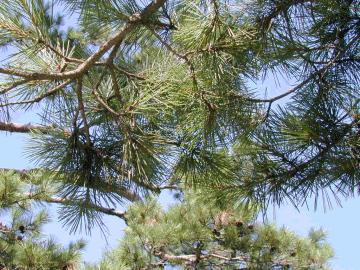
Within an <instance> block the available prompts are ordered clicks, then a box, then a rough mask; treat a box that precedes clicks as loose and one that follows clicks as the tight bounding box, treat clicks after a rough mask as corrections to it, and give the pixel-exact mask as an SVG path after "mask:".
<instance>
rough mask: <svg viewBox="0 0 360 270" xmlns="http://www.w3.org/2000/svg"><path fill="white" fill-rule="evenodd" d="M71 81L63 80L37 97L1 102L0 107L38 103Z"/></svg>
mask: <svg viewBox="0 0 360 270" xmlns="http://www.w3.org/2000/svg"><path fill="white" fill-rule="evenodd" d="M71 82H72V80H68V81H65V82H63V83H61V84H59V85H57V86H55V87H54V88H52V89H50V90H48V91H46V92H45V93H43V94H40V95H38V96H37V97H34V98H32V99H28V100H21V101H16V102H8V103H3V104H0V107H7V106H13V105H23V104H34V103H38V102H40V101H42V100H43V99H44V98H46V97H49V96H52V95H54V94H56V93H57V92H59V91H60V90H61V89H63V88H64V87H65V86H67V85H69V84H70V83H71Z"/></svg>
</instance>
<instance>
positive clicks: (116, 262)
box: [86, 193, 333, 270]
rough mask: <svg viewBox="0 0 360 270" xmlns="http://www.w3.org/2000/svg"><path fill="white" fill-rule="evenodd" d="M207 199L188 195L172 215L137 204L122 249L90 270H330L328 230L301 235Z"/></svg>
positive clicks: (253, 210) (151, 202) (249, 210)
mask: <svg viewBox="0 0 360 270" xmlns="http://www.w3.org/2000/svg"><path fill="white" fill-rule="evenodd" d="M203 197H204V195H203V194H201V193H197V194H187V195H186V196H185V198H184V199H183V201H182V202H179V203H176V204H174V205H172V206H171V207H170V208H169V209H168V210H167V211H164V210H163V209H162V208H161V206H160V205H159V204H158V203H157V202H156V200H155V199H148V200H147V201H146V202H145V203H139V204H135V205H133V206H131V207H130V209H129V211H128V212H127V215H126V218H127V225H128V227H127V228H126V229H125V236H124V238H123V239H122V240H121V242H120V245H119V247H118V248H117V249H115V250H114V251H112V252H110V253H108V254H106V256H105V258H104V260H103V261H102V262H101V263H100V264H99V265H98V266H88V267H87V268H86V269H89V270H90V269H91V270H92V269H101V270H107V269H253V270H255V269H259V270H260V269H262V270H264V269H309V270H310V269H329V268H328V260H329V259H330V258H331V257H332V256H333V251H332V249H331V248H330V246H329V244H328V243H326V241H325V233H324V231H322V230H313V231H311V232H310V233H309V236H308V237H299V236H297V235H295V234H294V233H293V232H291V231H289V230H287V229H286V228H276V227H275V226H273V225H271V224H261V223H258V222H255V221H256V214H257V211H258V209H257V207H254V206H253V207H249V206H244V205H239V206H237V207H229V206H228V205H227V206H225V205H224V204H222V205H219V204H216V203H215V204H214V203H212V202H213V201H212V200H211V201H209V200H207V201H204V199H203ZM169 267H170V268H169Z"/></svg>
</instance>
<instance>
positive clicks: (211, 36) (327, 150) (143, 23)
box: [0, 0, 360, 253]
mask: <svg viewBox="0 0 360 270" xmlns="http://www.w3.org/2000/svg"><path fill="white" fill-rule="evenodd" d="M359 5H360V3H359V1H357V0H346V1H343V0H318V1H313V0H285V1H280V0H247V1H245V0H243V1H241V0H226V1H225V0H224V1H220V0H194V1H193V0H191V1H190V0H181V1H180V0H153V1H132V0H111V1H104V0H78V1H73V0H57V1H45V0H2V1H1V3H0V46H2V47H3V48H4V49H5V50H7V49H9V51H8V53H7V54H8V56H7V57H6V59H4V60H3V61H2V63H1V65H0V130H2V131H7V132H20V133H27V134H28V135H29V143H28V147H27V149H25V151H26V154H27V156H28V158H29V160H31V161H33V162H34V163H36V167H34V168H32V169H30V170H21V171H16V170H11V168H4V169H3V170H2V171H1V179H0V180H1V185H2V188H1V190H0V192H1V194H3V199H2V200H3V201H2V207H7V208H8V207H10V208H11V207H13V206H14V205H15V206H16V205H17V204H18V202H19V201H21V202H24V203H25V202H26V203H27V204H28V205H30V206H31V205H32V204H33V203H34V202H46V203H56V204H59V205H61V207H62V211H60V213H61V215H60V216H59V218H60V220H61V221H62V222H63V224H64V225H65V226H66V227H68V228H69V230H70V231H71V232H75V231H77V230H79V229H85V230H86V231H88V232H89V231H90V230H91V229H92V228H93V227H94V226H100V227H103V226H105V225H106V224H103V222H102V215H103V214H110V215H114V216H118V217H120V218H125V216H124V212H121V211H118V210H116V208H118V206H119V205H121V204H122V203H124V202H127V201H130V202H139V201H140V202H141V201H143V200H144V198H145V197H146V196H148V195H153V196H154V195H157V194H159V193H161V191H162V190H164V189H170V190H175V191H179V192H182V191H186V190H190V189H198V188H201V189H206V190H208V192H209V193H212V194H215V197H216V198H217V199H219V200H220V201H223V202H224V203H230V204H234V203H235V204H238V203H241V204H245V205H246V204H248V205H259V207H260V208H261V209H266V207H267V206H268V205H269V204H270V203H276V204H282V203H285V202H287V201H290V202H291V203H293V204H294V205H295V206H297V205H299V204H302V203H304V202H305V201H306V200H307V199H309V198H310V197H315V198H316V199H318V196H319V195H320V194H322V196H325V198H324V199H325V200H330V199H329V196H330V195H329V194H330V193H331V194H333V196H334V197H335V199H339V198H338V197H340V196H344V197H349V196H352V195H353V194H355V193H356V192H357V190H358V189H359V158H360V157H359V155H360V154H359V153H360V150H359V136H358V135H359V120H360V117H359V115H360V111H359V89H360V88H359V79H358V74H359V68H360V66H359V63H360V62H359V52H360V50H359V42H360V39H359V35H360V14H359V10H358V6H359ZM57 10H61V13H60V14H57V13H58V12H57ZM69 18H72V19H73V20H76V21H77V23H76V24H75V25H73V26H72V27H71V28H68V29H64V27H62V23H63V21H64V20H69ZM269 74H272V75H271V76H272V77H271V78H275V79H276V77H285V78H287V79H289V80H291V81H292V82H294V86H293V87H291V88H290V89H288V90H285V91H283V92H281V93H280V94H279V95H276V96H271V97H267V96H266V93H261V92H260V91H259V89H256V86H255V87H254V84H255V85H256V82H258V81H259V80H261V79H262V78H266V77H267V78H269ZM254 88H255V89H254ZM15 110H16V111H17V112H21V113H24V114H27V115H29V116H32V115H34V114H35V113H37V114H38V115H39V119H38V121H37V123H35V124H19V123H16V122H12V121H13V120H12V119H13V111H15ZM3 175H4V176H3ZM7 177H10V178H11V179H13V180H11V181H8V180H6V178H7ZM8 188H10V190H12V191H11V192H10V193H9V191H8V190H9V189H8ZM15 229H16V228H15V227H14V228H11V230H12V231H14V230H15ZM41 245H42V244H40V243H39V247H40V246H41ZM56 252H60V251H56ZM56 252H55V253H56Z"/></svg>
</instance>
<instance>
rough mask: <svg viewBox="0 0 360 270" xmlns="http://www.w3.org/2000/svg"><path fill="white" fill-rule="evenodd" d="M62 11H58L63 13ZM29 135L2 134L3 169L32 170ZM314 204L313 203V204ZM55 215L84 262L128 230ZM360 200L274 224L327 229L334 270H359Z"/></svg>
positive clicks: (52, 232) (64, 238) (267, 88)
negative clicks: (77, 229)
mask: <svg viewBox="0 0 360 270" xmlns="http://www.w3.org/2000/svg"><path fill="white" fill-rule="evenodd" d="M60 10H61V8H57V9H56V12H59V11H60ZM70 25H72V26H74V25H76V21H75V19H74V18H70V19H67V21H66V25H64V28H66V27H67V26H70ZM8 53H9V52H8V51H5V50H0V65H1V61H2V60H1V59H4V58H5V57H6V55H7V54H8ZM290 84H291V82H289V81H287V80H285V79H284V78H279V83H276V80H275V79H274V78H272V77H269V78H268V79H267V80H266V81H265V82H262V83H255V84H254V85H253V87H254V88H256V89H257V91H258V93H267V95H268V96H273V95H276V94H279V93H282V92H283V91H284V90H286V89H287V88H288V87H289V85H290ZM12 120H13V122H19V123H28V122H34V121H35V117H34V115H31V114H30V115H29V116H26V115H23V114H22V113H20V112H14V114H13V119H12ZM27 136H28V135H26V134H11V133H8V132H1V131H0V168H16V169H28V168H31V167H32V166H33V165H32V164H30V163H29V162H28V160H27V159H26V158H25V156H24V153H23V152H24V146H25V145H26V138H27ZM160 200H161V202H162V203H163V205H164V206H166V205H169V204H171V202H172V197H171V195H170V194H169V193H168V192H167V193H164V194H162V195H161V198H160ZM310 205H312V203H311V202H310ZM50 209H51V216H52V218H53V222H51V223H49V224H48V225H46V226H45V228H44V232H45V234H47V235H48V236H51V237H53V238H55V239H56V240H57V241H59V242H61V243H63V244H68V243H69V242H71V241H76V240H77V239H84V240H86V241H87V248H86V250H85V252H84V256H83V258H84V261H87V262H96V261H98V260H99V259H100V258H101V255H102V254H103V252H104V251H106V250H109V249H111V248H114V247H116V245H117V243H118V241H119V239H120V238H121V236H122V234H123V229H124V228H125V225H124V222H123V221H122V220H119V219H118V218H116V217H104V222H105V223H106V224H108V228H109V234H108V236H107V238H106V239H105V238H104V236H103V235H102V233H101V232H100V230H97V229H95V230H94V231H93V233H92V235H91V236H86V235H83V234H76V235H69V233H68V232H67V231H66V230H65V229H64V228H62V227H61V225H60V224H59V223H58V222H57V221H56V219H57V215H56V211H57V208H56V207H51V208H50ZM359 210H360V198H359V197H357V198H349V199H348V200H343V201H342V207H341V206H339V205H334V208H333V209H328V210H327V211H326V212H324V209H323V207H322V205H321V204H320V205H319V207H318V209H317V210H316V211H314V209H313V208H310V209H307V208H306V207H300V208H299V211H297V210H296V209H295V208H294V207H292V206H290V205H284V206H282V207H281V208H275V209H271V210H270V211H269V212H268V218H269V220H270V221H273V222H275V223H276V224H277V225H278V226H286V227H288V228H289V229H291V230H293V231H295V232H296V233H298V234H300V235H304V236H306V235H307V233H308V232H309V230H310V229H311V228H312V227H314V228H324V229H325V230H326V231H327V232H328V240H329V242H330V244H331V245H332V247H333V248H334V250H335V254H336V257H335V259H334V260H333V261H332V267H333V269H334V270H359V269H360V258H359V249H358V245H359V243H360V232H359V231H360V217H359V212H358V211H359Z"/></svg>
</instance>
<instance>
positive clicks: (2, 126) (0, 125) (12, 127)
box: [0, 122, 54, 133]
mask: <svg viewBox="0 0 360 270" xmlns="http://www.w3.org/2000/svg"><path fill="white" fill-rule="evenodd" d="M53 128H54V127H51V126H43V125H33V124H30V123H29V124H19V123H9V122H0V130H1V131H9V132H18V133H29V132H32V131H40V132H42V133H48V132H49V131H50V130H51V129H53Z"/></svg>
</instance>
